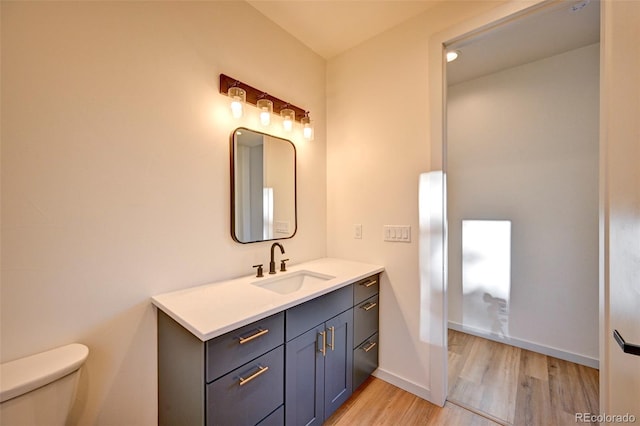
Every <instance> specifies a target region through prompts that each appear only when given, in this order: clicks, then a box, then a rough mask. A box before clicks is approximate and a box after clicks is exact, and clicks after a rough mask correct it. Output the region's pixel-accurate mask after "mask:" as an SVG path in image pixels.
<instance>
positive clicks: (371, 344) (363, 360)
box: [353, 275, 380, 389]
mask: <svg viewBox="0 0 640 426" xmlns="http://www.w3.org/2000/svg"><path fill="white" fill-rule="evenodd" d="M379 288H380V276H379V275H374V276H372V277H368V278H365V279H363V280H360V281H358V282H356V283H354V284H353V289H354V290H353V303H354V306H353V328H354V339H353V389H357V388H358V387H359V386H360V385H361V384H362V383H363V382H364V381H365V380H366V379H367V377H369V376H370V375H371V373H373V371H374V370H375V369H376V368H378V326H379V319H378V317H379V306H378V298H379V294H378V292H379Z"/></svg>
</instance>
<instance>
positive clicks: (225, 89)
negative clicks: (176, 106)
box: [220, 74, 313, 139]
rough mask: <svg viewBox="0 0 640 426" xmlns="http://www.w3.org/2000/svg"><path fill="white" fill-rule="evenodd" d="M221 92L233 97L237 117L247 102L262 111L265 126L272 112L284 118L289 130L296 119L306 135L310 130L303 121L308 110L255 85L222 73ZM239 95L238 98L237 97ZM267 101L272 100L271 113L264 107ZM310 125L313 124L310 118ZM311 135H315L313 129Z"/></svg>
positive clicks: (284, 125)
mask: <svg viewBox="0 0 640 426" xmlns="http://www.w3.org/2000/svg"><path fill="white" fill-rule="evenodd" d="M232 89H233V91H232ZM237 90H241V91H242V93H243V94H242V95H241V96H240V95H237ZM220 93H222V94H225V95H227V96H229V97H230V98H231V99H232V100H231V111H232V112H233V113H234V114H233V116H234V117H236V118H240V117H241V116H242V108H243V104H244V103H245V102H246V103H247V104H251V105H255V106H256V107H257V108H258V110H259V111H260V123H261V124H262V125H264V126H268V125H269V124H265V123H271V114H277V115H279V116H280V117H282V118H283V127H284V128H285V130H286V131H287V132H288V131H291V130H292V129H293V126H294V124H295V122H296V121H297V122H299V123H302V125H303V134H305V135H306V134H307V133H308V132H309V131H305V130H304V126H305V124H304V122H303V121H302V120H303V118H304V117H305V116H307V117H308V115H309V112H308V111H306V110H304V109H302V108H300V107H298V106H295V105H292V104H290V103H289V102H286V101H283V100H282V99H278V98H276V97H274V96H271V95H269V94H267V93H265V92H264V91H262V90H258V89H256V88H255V87H251V86H249V85H248V84H245V83H243V82H241V81H238V80H236V79H235V78H231V77H229V76H227V75H224V74H220ZM237 96H238V99H236V97H237ZM234 101H237V103H234ZM263 101H265V102H263ZM267 102H271V110H270V112H269V113H267V110H266V109H263V106H266V103H267ZM237 110H239V111H240V113H239V114H236V111H237ZM263 113H264V114H263ZM308 125H309V126H310V125H311V122H310V119H309V123H308ZM307 127H308V126H307ZM305 132H306V133H305ZM311 135H313V130H311ZM305 138H306V136H305ZM311 139H313V136H311Z"/></svg>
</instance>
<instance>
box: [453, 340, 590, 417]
mask: <svg viewBox="0 0 640 426" xmlns="http://www.w3.org/2000/svg"><path fill="white" fill-rule="evenodd" d="M448 344H449V397H448V399H449V401H451V402H454V403H459V404H460V405H462V406H468V407H473V408H474V409H476V410H479V411H481V412H483V413H486V414H489V415H490V416H493V417H496V418H497V419H499V420H501V423H505V424H510V425H568V424H575V413H598V370H596V369H593V368H589V367H585V366H582V365H578V364H574V363H572V362H568V361H563V360H560V359H557V358H553V357H549V356H546V355H542V354H539V353H536V352H531V351H527V350H524V349H520V348H516V347H513V346H509V345H505V344H502V343H498V342H493V341H490V340H487V339H482V338H480V337H476V336H472V335H469V334H465V333H460V332H457V331H454V330H449V342H448Z"/></svg>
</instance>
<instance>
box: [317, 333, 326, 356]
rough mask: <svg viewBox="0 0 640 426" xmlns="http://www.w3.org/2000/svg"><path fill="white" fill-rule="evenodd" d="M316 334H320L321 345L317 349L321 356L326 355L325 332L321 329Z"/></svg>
mask: <svg viewBox="0 0 640 426" xmlns="http://www.w3.org/2000/svg"><path fill="white" fill-rule="evenodd" d="M318 334H319V335H320V336H322V346H321V347H320V349H319V351H320V352H322V356H327V332H326V331H321V332H320V333H318Z"/></svg>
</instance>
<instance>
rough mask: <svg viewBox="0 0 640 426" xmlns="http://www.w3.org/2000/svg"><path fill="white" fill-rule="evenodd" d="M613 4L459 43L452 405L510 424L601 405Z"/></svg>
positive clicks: (451, 90) (449, 166)
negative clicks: (601, 230) (603, 135)
mask: <svg viewBox="0 0 640 426" xmlns="http://www.w3.org/2000/svg"><path fill="white" fill-rule="evenodd" d="M599 7H600V5H599V2H598V1H593V2H589V1H585V2H582V3H575V4H567V3H565V2H560V4H554V5H551V6H547V7H544V8H541V9H540V10H538V11H536V12H535V13H531V14H528V15H527V16H523V17H520V18H518V19H514V20H513V21H511V22H503V23H501V24H499V25H498V26H496V27H495V28H492V29H489V30H487V31H484V32H482V34H480V35H476V36H473V37H467V38H462V39H459V40H456V41H454V42H452V43H450V44H446V49H447V51H455V52H456V53H458V59H456V60H455V61H454V62H451V63H449V64H448V65H447V67H446V81H447V88H446V93H447V94H446V105H447V112H446V117H447V118H446V123H447V125H446V142H445V155H444V162H445V164H444V166H445V167H444V170H446V174H447V203H446V206H447V207H446V208H447V228H448V229H447V231H448V237H447V243H448V266H447V276H448V279H447V282H448V284H447V286H448V287H447V290H446V298H445V300H446V303H447V310H448V318H447V321H448V328H449V330H450V332H449V339H448V349H449V353H448V361H449V362H448V364H449V369H448V382H449V386H448V399H449V400H450V401H452V402H455V403H458V404H460V405H462V406H464V407H465V408H470V409H472V410H476V411H478V412H480V413H483V414H484V415H486V416H488V417H490V418H492V419H493V420H495V421H497V422H502V423H504V424H513V423H514V422H515V423H521V422H523V421H524V420H525V418H528V419H529V420H531V419H532V417H531V416H539V417H535V419H536V420H538V421H537V422H534V423H551V424H553V423H558V422H559V423H563V422H566V421H569V420H571V421H573V420H574V419H573V417H571V419H569V417H570V416H571V415H573V413H577V412H580V411H583V412H597V409H598V407H597V405H598V404H597V403H598V375H597V370H595V369H594V367H595V368H597V366H598V347H599V345H598V278H599V275H598V273H599V272H598V256H599V253H598V248H599V245H598V161H599V158H598V149H599V146H598V144H599V134H598V121H599V120H598V116H599V99H598V94H599V75H598V73H599V28H600V27H599V22H600V15H599ZM573 385H576V386H578V387H573V388H570V387H567V386H573ZM564 391H566V392H568V393H569V394H575V393H579V394H580V395H584V396H585V397H584V398H583V399H581V400H580V401H578V400H577V399H574V400H571V401H564V400H562V399H561V394H562V393H563V392H564ZM554 392H556V395H555V397H554V398H549V395H554ZM532 399H534V400H535V401H536V404H535V406H536V408H535V409H534V410H532V409H531V408H530V407H531V405H532V404H531V401H532ZM568 404H573V405H572V406H571V407H570V408H569V409H567V407H568ZM519 416H525V417H519ZM527 416H528V417H527ZM526 423H530V422H526Z"/></svg>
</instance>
